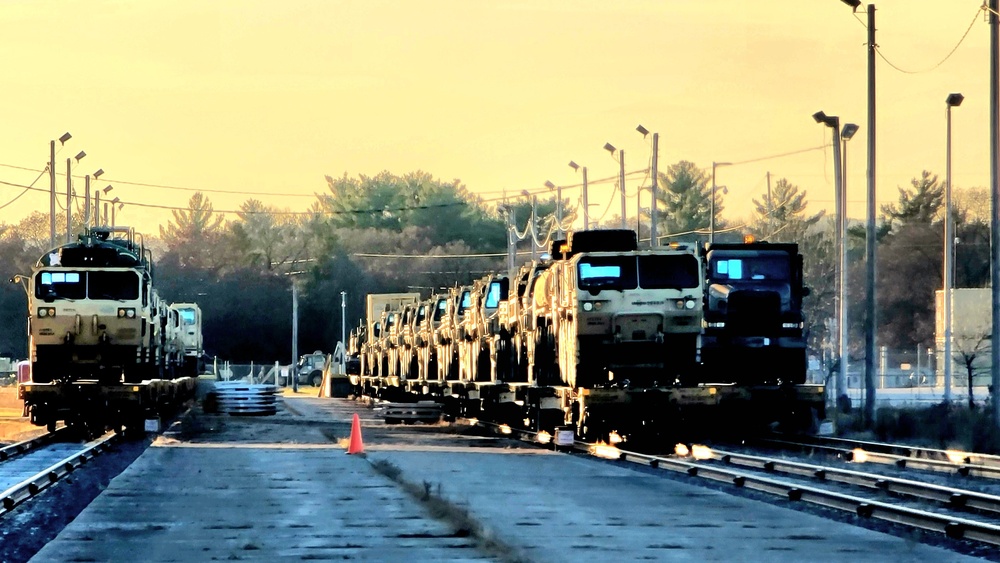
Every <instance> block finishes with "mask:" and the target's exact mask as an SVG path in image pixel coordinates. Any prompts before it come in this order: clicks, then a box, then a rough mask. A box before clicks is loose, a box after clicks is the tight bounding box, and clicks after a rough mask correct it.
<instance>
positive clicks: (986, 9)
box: [854, 2, 1000, 74]
mask: <svg viewBox="0 0 1000 563" xmlns="http://www.w3.org/2000/svg"><path fill="white" fill-rule="evenodd" d="M983 11H985V12H986V13H990V12H992V11H993V10H990V7H989V6H988V5H987V4H986V2H983V4H982V5H981V6H980V7H979V8H978V9H976V13H975V15H973V16H972V21H971V22H969V27H967V28H965V33H963V34H962V37H961V38H960V39H959V40H958V43H956V44H955V46H954V47H952V48H951V51H948V54H947V55H945V56H944V58H943V59H941V60H940V61H938V63H937V64H935V65H934V66H931V67H929V68H926V69H921V70H907V69H904V68H901V67H899V66H898V65H896V64H895V63H893V62H892V61H890V60H889V59H888V58H887V57H886V56H885V54H883V53H882V50H881V49H879V47H878V45H877V44H876V45H875V52H876V53H878V56H879V58H881V59H882V60H883V61H885V63H886V64H887V65H889V66H890V67H892V68H893V69H895V70H896V71H899V72H902V73H903V74H923V73H925V72H930V71H932V70H935V69H937V68H938V67H939V66H941V65H943V64H944V63H945V62H946V61H947V60H948V59H950V58H951V56H952V55H954V54H955V51H957V50H958V48H959V47H960V46H961V45H962V43H963V42H965V38H966V37H968V36H969V32H970V31H972V26H973V25H975V23H976V20H977V19H979V13H980V12H983ZM862 13H867V10H862ZM998 15H1000V14H998ZM854 18H855V19H857V20H858V21H859V22H861V25H862V26H863V27H864V28H865V29H868V24H866V23H865V22H864V21H862V20H861V18H859V17H858V14H857V13H855V14H854Z"/></svg>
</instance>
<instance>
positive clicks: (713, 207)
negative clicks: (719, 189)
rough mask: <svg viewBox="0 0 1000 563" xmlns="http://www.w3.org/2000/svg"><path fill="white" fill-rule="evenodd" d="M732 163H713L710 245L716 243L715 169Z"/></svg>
mask: <svg viewBox="0 0 1000 563" xmlns="http://www.w3.org/2000/svg"><path fill="white" fill-rule="evenodd" d="M732 164H733V163H732V162H714V161H713V162H712V216H711V218H710V219H709V229H708V244H712V243H714V242H715V190H716V186H715V169H716V168H718V167H720V166H732Z"/></svg>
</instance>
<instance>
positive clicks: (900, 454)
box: [752, 436, 1000, 479]
mask: <svg viewBox="0 0 1000 563" xmlns="http://www.w3.org/2000/svg"><path fill="white" fill-rule="evenodd" d="M752 444H753V445H759V446H768V447H777V448H782V449H796V450H801V451H812V452H821V453H825V454H828V455H831V456H836V457H839V458H841V459H844V460H847V461H858V462H864V463H879V464H884V465H893V466H895V467H897V468H900V469H915V470H920V471H936V472H940V473H951V474H956V475H961V476H963V477H980V478H983V479H1000V456H994V455H986V454H978V453H971V452H963V451H958V450H939V449H932V448H920V447H916V446H905V445H899V444H886V443H882V442H866V441H861V440H849V439H846V438H826V437H817V436H798V437H794V438H792V437H790V438H761V439H757V440H754V441H753V442H752Z"/></svg>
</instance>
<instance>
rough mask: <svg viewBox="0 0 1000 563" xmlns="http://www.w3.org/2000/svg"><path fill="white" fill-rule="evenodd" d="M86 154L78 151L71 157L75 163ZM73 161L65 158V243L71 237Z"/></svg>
mask: <svg viewBox="0 0 1000 563" xmlns="http://www.w3.org/2000/svg"><path fill="white" fill-rule="evenodd" d="M85 156H87V153H85V152H83V151H80V152H78V153H76V156H75V157H73V158H74V159H76V163H77V164H79V163H80V160H82V159H83V157H85ZM72 164H73V162H72V160H70V159H68V158H67V159H66V243H67V244H68V243H69V242H70V241H71V240H72V237H73V170H72V168H73V166H72Z"/></svg>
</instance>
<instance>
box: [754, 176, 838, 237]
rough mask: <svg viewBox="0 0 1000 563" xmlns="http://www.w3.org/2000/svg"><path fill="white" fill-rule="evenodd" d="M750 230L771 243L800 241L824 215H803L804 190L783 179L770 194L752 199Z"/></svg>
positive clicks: (822, 213)
mask: <svg viewBox="0 0 1000 563" xmlns="http://www.w3.org/2000/svg"><path fill="white" fill-rule="evenodd" d="M753 204H754V212H755V217H754V220H753V224H752V227H751V228H752V230H753V232H754V234H756V235H757V237H758V238H760V239H762V240H767V241H771V242H800V241H801V240H802V238H803V237H804V236H805V235H806V233H807V231H808V230H809V229H810V228H811V227H812V226H813V225H815V224H817V223H818V222H819V220H820V219H821V218H822V217H823V215H824V212H823V211H820V212H819V213H815V214H813V215H809V216H807V215H806V205H807V201H806V192H805V191H801V192H800V191H799V187H798V186H796V185H795V184H792V183H791V182H789V181H788V180H787V179H785V178H781V179H780V180H778V181H777V183H775V185H774V189H773V190H771V193H770V194H769V195H765V196H764V197H762V198H761V199H760V200H759V201H758V200H756V199H754V200H753Z"/></svg>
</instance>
